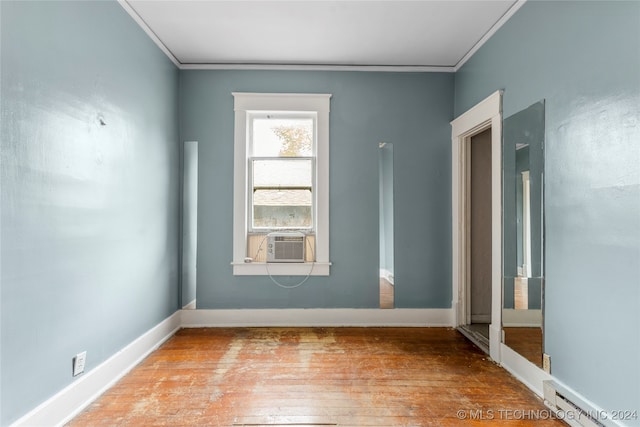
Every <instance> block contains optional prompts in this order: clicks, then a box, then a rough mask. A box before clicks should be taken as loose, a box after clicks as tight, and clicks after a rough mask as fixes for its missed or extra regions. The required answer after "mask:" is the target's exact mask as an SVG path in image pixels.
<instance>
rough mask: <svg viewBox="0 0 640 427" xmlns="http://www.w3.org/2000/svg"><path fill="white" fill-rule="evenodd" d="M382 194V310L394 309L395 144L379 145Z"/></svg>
mask: <svg viewBox="0 0 640 427" xmlns="http://www.w3.org/2000/svg"><path fill="white" fill-rule="evenodd" d="M378 171H379V174H378V176H379V182H378V186H379V192H380V206H379V211H380V221H379V227H380V239H379V240H380V308H393V307H394V301H393V299H394V278H393V144H390V143H388V142H381V143H379V144H378Z"/></svg>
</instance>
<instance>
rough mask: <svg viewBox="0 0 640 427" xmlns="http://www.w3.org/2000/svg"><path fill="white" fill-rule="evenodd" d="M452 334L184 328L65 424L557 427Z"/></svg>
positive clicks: (524, 392) (533, 399) (533, 400)
mask: <svg viewBox="0 0 640 427" xmlns="http://www.w3.org/2000/svg"><path fill="white" fill-rule="evenodd" d="M548 416H549V411H548V410H547V409H546V408H545V406H544V405H543V404H542V401H541V400H540V399H539V398H538V397H537V396H535V395H534V394H533V393H532V392H531V391H529V390H528V389H527V388H526V387H525V386H524V385H522V384H521V383H520V382H518V381H517V380H516V379H515V378H514V377H512V376H511V375H510V374H508V373H507V372H506V371H505V370H503V369H502V368H500V367H499V366H497V365H496V364H494V363H493V362H491V361H490V360H488V359H487V357H486V355H485V354H484V353H482V352H481V351H480V350H478V349H477V348H476V347H475V346H474V345H472V344H471V343H470V342H469V341H467V340H466V339H465V338H464V337H463V336H462V335H460V334H459V333H458V332H457V331H455V330H453V329H447V328H223V329H217V328H216V329H212V328H206V329H203V328H201V329H182V330H180V331H178V333H177V334H176V335H175V336H174V337H172V338H171V339H170V340H168V341H167V342H166V343H165V344H164V345H163V346H162V347H160V349H158V350H157V351H155V352H154V353H152V354H151V355H150V356H149V357H147V358H146V359H145V360H144V361H143V362H142V363H141V364H140V365H138V366H137V367H136V368H135V369H134V370H133V371H132V372H130V373H129V374H128V375H126V376H125V377H124V378H123V379H122V380H120V381H119V382H118V383H117V384H116V385H115V386H114V387H112V388H111V389H110V390H108V391H107V392H106V393H105V394H104V395H103V396H102V397H100V398H99V399H98V400H96V401H95V402H94V403H92V404H91V405H90V406H88V407H87V408H86V410H85V411H83V412H82V413H81V414H80V415H78V416H77V417H76V418H75V419H74V420H73V421H72V422H70V423H69V424H68V425H69V426H73V427H75V426H142V425H144V426H161V425H170V426H242V425H244V426H248V425H251V426H258V425H265V426H266V425H269V426H283V425H286V426H293V425H306V426H314V425H340V426H409V425H411V426H459V425H495V424H498V425H509V426H515V425H533V424H535V425H536V426H552V425H563V423H562V422H560V421H557V420H548V419H547V420H543V421H540V420H539V418H548Z"/></svg>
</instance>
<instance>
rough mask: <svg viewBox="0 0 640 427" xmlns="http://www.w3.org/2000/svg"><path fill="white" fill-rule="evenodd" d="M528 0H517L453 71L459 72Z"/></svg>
mask: <svg viewBox="0 0 640 427" xmlns="http://www.w3.org/2000/svg"><path fill="white" fill-rule="evenodd" d="M526 1H527V0H517V1H516V2H515V3H514V4H513V5H511V7H510V8H509V10H507V11H506V12H505V13H504V15H502V16H501V17H500V19H498V21H497V22H496V23H495V24H493V26H492V27H491V28H489V31H487V32H486V33H485V34H484V35H483V36H482V37H481V38H480V40H478V42H477V43H476V44H475V45H473V47H472V48H471V49H470V50H469V52H467V53H466V55H464V56H463V57H462V59H461V60H460V61H458V63H457V64H456V65H455V66H454V67H453V71H454V72H457V71H458V70H459V69H460V68H462V66H463V65H464V64H465V63H466V62H467V61H468V60H469V59H470V58H471V57H472V56H473V55H474V54H475V53H476V52H477V51H478V49H480V48H481V47H482V46H483V45H484V44H485V43H486V42H487V40H489V39H490V38H491V37H492V36H493V35H494V34H495V33H496V32H497V31H498V30H499V29H500V28H501V27H502V26H503V25H504V24H505V22H507V21H508V20H509V19H510V18H511V17H512V16H513V15H514V14H515V13H516V12H517V11H518V9H520V8H521V7H522V6H523V5H524V4H525V3H526Z"/></svg>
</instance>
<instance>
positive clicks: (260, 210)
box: [232, 93, 330, 275]
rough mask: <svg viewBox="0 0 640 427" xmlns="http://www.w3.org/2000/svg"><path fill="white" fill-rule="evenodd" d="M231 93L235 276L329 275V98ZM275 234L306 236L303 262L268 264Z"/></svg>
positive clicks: (307, 95)
mask: <svg viewBox="0 0 640 427" xmlns="http://www.w3.org/2000/svg"><path fill="white" fill-rule="evenodd" d="M233 96H234V104H235V137H234V143H235V151H234V237H233V238H234V241H233V263H232V264H233V271H234V274H236V275H266V274H274V275H278V274H286V275H307V274H310V272H311V274H312V275H328V274H329V266H330V262H329V194H328V193H329V99H330V95H327V94H256V93H234V94H233ZM274 231H296V232H300V233H303V234H304V235H305V244H306V249H307V250H306V251H305V262H304V263H295V264H270V265H269V268H268V269H267V268H266V264H265V258H266V257H265V254H266V244H265V240H266V236H267V234H269V233H271V232H274ZM311 267H312V268H311Z"/></svg>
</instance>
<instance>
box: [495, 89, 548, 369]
mask: <svg viewBox="0 0 640 427" xmlns="http://www.w3.org/2000/svg"><path fill="white" fill-rule="evenodd" d="M502 132H503V180H504V181H503V239H504V241H503V248H504V249H503V286H504V288H503V312H502V324H503V332H504V333H503V337H504V342H505V344H506V345H507V346H509V347H511V348H512V349H513V350H514V351H516V352H518V353H520V354H521V355H522V356H523V357H525V358H526V359H528V360H529V361H531V362H532V363H534V364H535V365H537V366H538V367H540V368H541V367H542V354H543V351H544V350H543V340H542V334H543V299H542V295H543V283H544V271H543V247H544V245H543V237H544V233H543V211H544V194H543V188H544V133H545V129H544V101H540V102H537V103H535V104H533V105H531V106H530V107H528V108H526V109H525V110H522V111H520V112H518V113H516V114H514V115H512V116H510V117H508V118H506V119H504V121H503V125H502Z"/></svg>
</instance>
